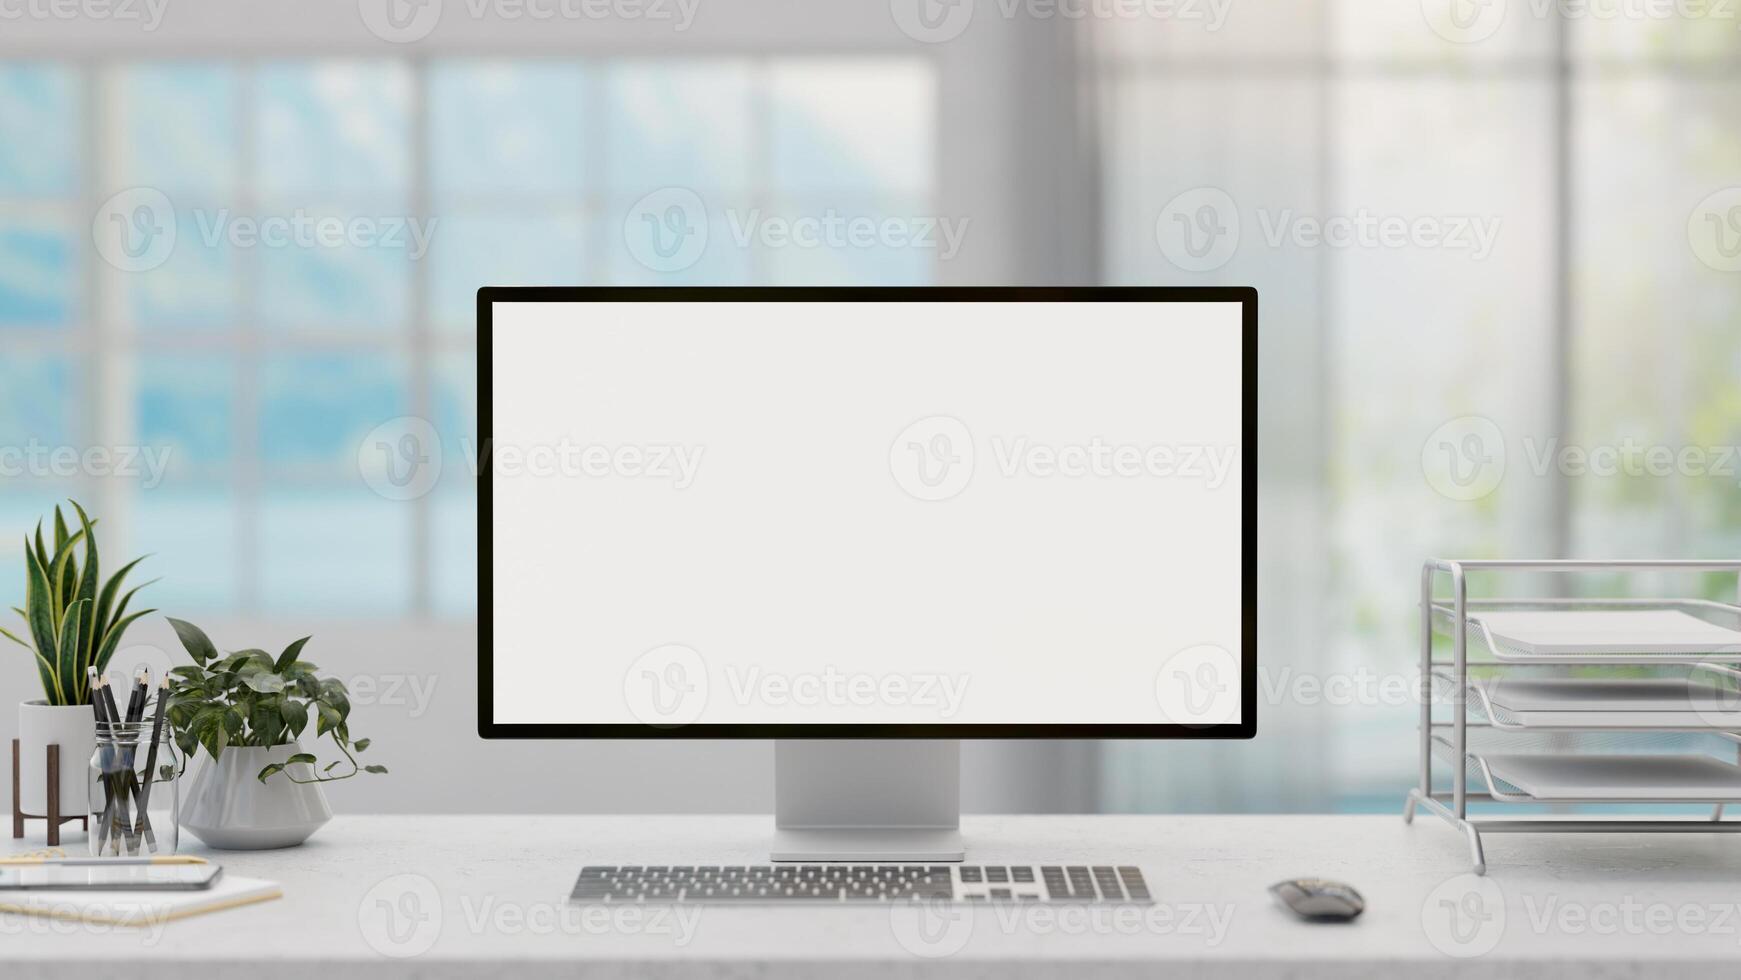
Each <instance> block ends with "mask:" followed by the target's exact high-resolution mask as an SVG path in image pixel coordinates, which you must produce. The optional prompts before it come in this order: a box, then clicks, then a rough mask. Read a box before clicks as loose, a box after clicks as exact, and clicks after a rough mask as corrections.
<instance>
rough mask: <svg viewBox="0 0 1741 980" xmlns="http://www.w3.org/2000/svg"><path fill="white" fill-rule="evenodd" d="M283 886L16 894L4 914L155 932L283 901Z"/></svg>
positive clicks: (237, 883) (227, 879)
mask: <svg viewBox="0 0 1741 980" xmlns="http://www.w3.org/2000/svg"><path fill="white" fill-rule="evenodd" d="M283 895H284V892H283V891H282V890H281V889H280V888H279V887H278V883H277V882H273V881H262V880H261V879H259V878H240V877H237V876H235V875H228V874H226V875H224V876H223V877H222V878H219V879H218V880H217V881H216V882H215V883H214V884H213V885H212V887H210V888H204V889H201V890H199V891H159V892H152V891H116V892H94V891H35V892H32V891H14V892H5V893H0V912H16V913H21V914H23V915H41V916H47V917H50V918H55V919H72V920H76V921H80V922H96V923H101V924H103V925H115V926H152V925H157V924H159V923H163V922H173V921H174V920H176V919H185V918H187V917H188V916H191V915H204V914H205V913H207V912H218V911H222V910H223V909H233V908H236V907H238V906H241V905H252V904H254V903H255V902H266V901H270V900H272V899H274V898H280V897H282V896H283Z"/></svg>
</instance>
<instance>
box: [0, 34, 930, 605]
mask: <svg viewBox="0 0 1741 980" xmlns="http://www.w3.org/2000/svg"><path fill="white" fill-rule="evenodd" d="M936 97H937V93H936V81H935V79H934V73H933V70H932V68H931V66H930V65H929V64H928V63H926V62H924V61H920V60H916V59H908V58H888V57H872V56H865V57H858V58H838V57H836V58H830V59H827V60H826V61H822V60H807V59H804V58H796V57H792V58H786V57H693V58H685V59H683V60H680V61H679V60H671V59H661V60H653V59H589V60H566V59H558V58H537V59H529V60H528V59H515V60H491V59H470V58H443V59H435V60H427V61H426V60H408V59H314V60H272V59H267V60H259V61H247V62H237V61H232V60H207V61H197V60H176V61H140V62H126V63H118V62H117V63H90V62H79V63H76V64H75V63H64V64H63V63H54V62H17V63H14V62H3V63H0V133H4V134H5V138H4V139H0V343H4V345H5V349H6V352H7V353H6V357H5V358H4V359H0V445H3V446H8V447H15V448H16V449H17V450H18V451H17V452H15V453H13V454H12V455H11V459H12V463H13V465H11V466H10V467H8V472H7V473H6V474H5V476H4V479H3V481H0V526H3V527H4V528H5V529H6V530H7V531H8V532H9V534H8V536H7V538H6V540H5V542H0V553H10V552H11V549H13V548H15V547H16V545H14V544H12V542H14V541H16V540H17V539H18V537H19V535H20V534H21V533H23V532H24V531H26V530H28V529H29V528H30V527H32V526H33V525H34V523H35V521H36V520H37V519H38V518H39V517H41V516H42V514H43V513H44V512H45V511H46V510H48V509H51V508H52V506H53V503H54V502H55V500H56V499H57V498H66V497H74V498H77V499H80V500H81V501H82V502H84V503H86V504H87V505H88V506H91V507H93V508H94V510H96V511H97V512H98V513H100V514H102V515H103V518H104V520H105V521H106V522H107V525H108V527H109V528H110V529H111V530H110V531H109V533H108V534H107V536H106V537H105V540H104V545H105V549H106V550H107V551H108V552H109V553H111V554H115V555H119V554H123V553H126V554H136V553H141V552H151V553H153V555H154V557H153V558H152V559H151V561H150V563H149V565H150V567H151V569H152V573H153V574H156V575H161V576H163V577H164V578H163V581H162V582H160V583H159V584H158V585H156V586H154V587H153V601H154V603H155V604H157V605H159V606H162V607H165V608H168V609H174V610H186V611H188V612H189V613H193V612H197V611H200V610H219V611H223V612H235V613H264V614H272V613H306V612H310V611H314V612H319V613H321V614H322V615H338V616H361V617H382V616H405V615H436V616H457V617H466V616H470V615H471V614H472V613H473V612H474V608H475V601H476V600H475V587H476V582H475V562H476V547H475V537H476V522H475V516H474V514H475V488H474V486H473V476H472V473H471V466H470V463H469V462H468V461H469V460H470V459H473V458H475V453H476V439H475V431H476V422H475V420H476V391H475V384H474V379H473V372H474V370H475V368H474V365H475V358H474V339H473V318H474V294H475V291H476V289H477V287H478V286H480V285H485V284H496V285H508V284H516V283H546V284H586V283H721V284H738V283H744V284H755V283H840V284H852V283H924V282H928V281H931V279H932V277H933V262H934V256H935V253H933V252H928V251H922V250H915V249H905V248H886V247H881V245H880V244H879V243H878V242H871V243H868V244H867V243H865V242H862V241H858V240H855V239H851V238H849V237H842V236H840V235H837V234H833V233H831V232H829V230H828V229H829V228H830V227H831V224H830V223H831V222H835V223H838V222H839V221H842V220H852V219H857V220H860V221H864V222H872V223H874V222H878V221H881V220H882V219H884V218H888V217H893V218H897V219H900V218H905V217H910V216H913V215H918V214H925V213H930V212H929V210H928V209H930V208H932V207H933V205H932V204H931V203H930V202H931V198H932V195H933V186H934V181H935V178H934V176H933V175H934V173H935V171H936V160H935V146H934V140H935V136H934V133H933V131H932V130H933V126H934V123H933V118H934V112H935V110H934V106H933V103H934V102H935V100H936ZM24 134H28V136H25V135H24ZM32 447H37V448H36V449H34V450H33V449H32ZM92 447H108V448H110V449H112V450H114V453H113V455H114V456H115V457H116V458H115V459H112V460H109V461H107V462H105V463H103V464H102V465H98V464H97V463H96V462H95V461H93V460H92V459H91V458H90V457H89V456H88V450H89V449H91V448H92ZM64 448H70V449H72V450H73V451H74V452H75V453H77V454H81V455H80V456H79V458H78V459H77V460H75V461H74V462H73V463H72V464H71V465H70V466H63V465H60V464H59V463H57V462H55V460H56V458H57V456H56V450H57V449H64ZM123 452H126V453H129V454H134V455H132V457H131V458H130V460H129V461H128V463H127V464H126V465H122V464H121V462H120V460H119V457H120V456H121V454H122V453H123ZM63 456H64V453H63ZM62 462H64V459H62ZM436 463H439V467H438V468H437V467H436V466H435V465H432V464H436Z"/></svg>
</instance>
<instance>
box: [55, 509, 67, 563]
mask: <svg viewBox="0 0 1741 980" xmlns="http://www.w3.org/2000/svg"><path fill="white" fill-rule="evenodd" d="M66 546H67V526H66V515H65V514H62V513H61V512H60V504H55V505H54V553H55V554H57V555H58V554H60V553H61V551H62V550H64V549H65V548H66Z"/></svg>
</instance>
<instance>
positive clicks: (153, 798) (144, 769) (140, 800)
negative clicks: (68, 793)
mask: <svg viewBox="0 0 1741 980" xmlns="http://www.w3.org/2000/svg"><path fill="white" fill-rule="evenodd" d="M89 792H90V812H91V829H90V834H89V840H90V845H91V855H92V856H93V857H152V856H156V855H169V854H174V853H175V849H176V847H177V846H178V845H179V843H180V840H181V826H180V824H179V823H177V822H176V821H177V816H178V813H179V811H180V807H179V806H178V804H179V803H180V802H181V799H180V797H181V754H180V753H179V752H177V751H176V748H175V741H174V739H172V738H171V737H170V730H169V726H168V725H154V724H153V723H152V722H144V721H142V722H98V723H97V750H96V751H95V752H93V753H91V766H90V782H89Z"/></svg>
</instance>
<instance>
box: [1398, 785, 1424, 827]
mask: <svg viewBox="0 0 1741 980" xmlns="http://www.w3.org/2000/svg"><path fill="white" fill-rule="evenodd" d="M1420 794H1421V791H1420V790H1418V789H1412V788H1411V789H1410V790H1409V795H1408V799H1406V800H1404V801H1403V804H1402V822H1403V823H1405V824H1411V823H1414V822H1415V800H1416V799H1418V798H1419V797H1420Z"/></svg>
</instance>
